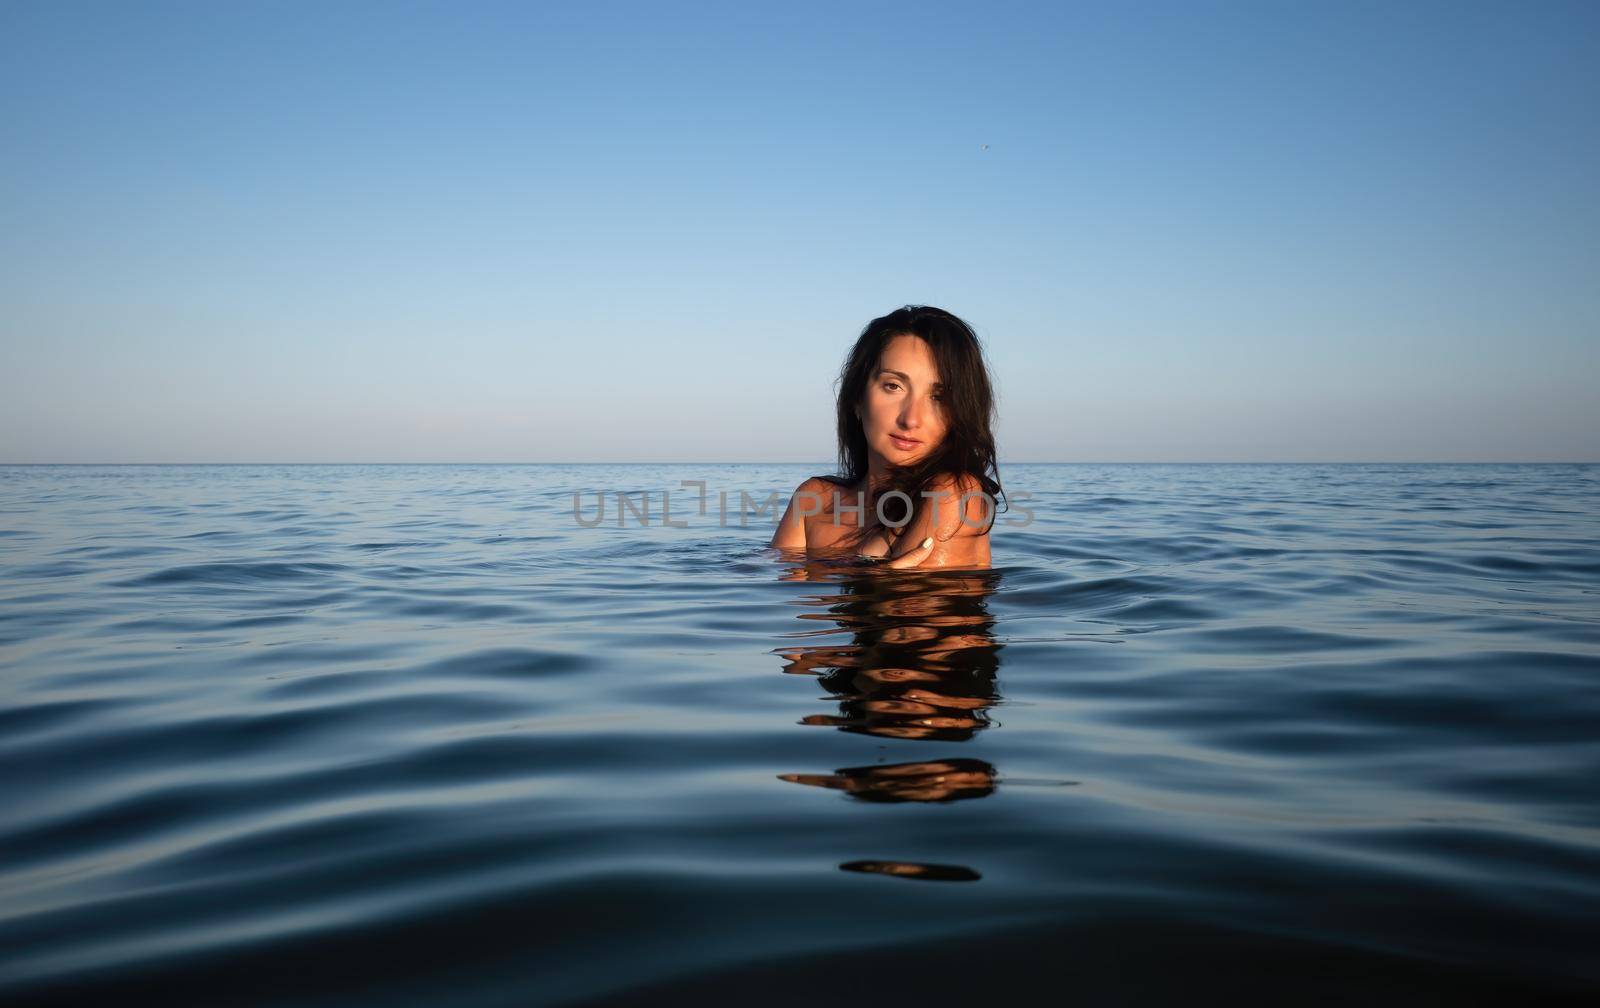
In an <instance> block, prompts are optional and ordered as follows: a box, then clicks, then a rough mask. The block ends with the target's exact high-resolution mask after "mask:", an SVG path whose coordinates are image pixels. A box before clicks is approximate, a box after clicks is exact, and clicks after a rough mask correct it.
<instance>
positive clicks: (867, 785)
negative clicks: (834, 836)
mask: <svg viewBox="0 0 1600 1008" xmlns="http://www.w3.org/2000/svg"><path fill="white" fill-rule="evenodd" d="M779 777H780V779H782V780H786V781H790V782H791V783H794V784H811V785H815V786H816V787H826V788H835V789H837V790H839V791H844V792H847V793H848V794H850V795H853V796H854V797H856V798H861V799H865V800H866V801H879V802H902V801H959V800H961V799H962V798H983V797H985V796H986V795H988V794H989V793H990V792H992V791H994V778H995V770H994V767H993V766H991V765H990V764H988V763H985V762H984V761H983V760H980V759H943V760H933V761H932V762H924V763H896V764H893V765H892V766H884V765H882V764H879V765H877V766H867V767H845V768H844V769H842V770H835V771H834V772H833V773H831V774H780V775H779Z"/></svg>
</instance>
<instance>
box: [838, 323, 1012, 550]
mask: <svg viewBox="0 0 1600 1008" xmlns="http://www.w3.org/2000/svg"><path fill="white" fill-rule="evenodd" d="M907 335H909V336H916V337H918V338H919V339H921V340H922V341H923V342H925V343H927V344H928V347H929V349H930V350H932V352H933V359H934V362H935V363H936V364H937V365H938V368H939V380H940V382H941V383H943V385H944V391H943V401H942V402H941V404H940V407H941V409H942V410H943V413H944V419H945V435H944V439H943V440H942V441H941V442H940V443H939V444H938V445H937V446H936V447H935V448H934V449H933V450H932V451H930V452H929V453H928V454H927V456H926V457H925V458H923V459H922V460H921V461H920V462H917V463H915V464H914V465H910V466H897V465H891V466H890V467H889V470H888V472H887V480H888V482H887V485H885V486H884V487H883V492H884V493H885V494H887V493H888V492H889V491H891V490H899V491H900V492H902V493H904V494H905V495H906V497H907V498H909V499H910V500H911V501H912V502H914V504H915V506H918V507H921V506H924V505H925V504H926V503H927V499H926V498H923V497H919V496H918V494H919V493H920V492H921V491H922V490H925V489H926V488H927V487H928V484H929V483H930V482H932V480H933V479H934V478H935V477H937V476H939V475H941V474H944V475H949V476H953V477H956V478H960V477H963V476H966V477H971V478H973V479H975V480H976V481H977V482H978V484H979V486H980V487H981V488H982V490H983V491H984V492H985V493H987V494H988V495H989V497H990V499H991V501H992V502H993V504H992V505H991V506H990V508H989V512H990V513H989V526H988V527H989V528H993V527H994V521H995V516H996V515H997V514H998V513H999V511H1000V504H1001V501H1002V500H1003V491H1002V489H1001V487H1000V468H999V464H998V462H997V460H996V457H995V446H994V432H993V427H994V413H995V408H994V389H993V387H992V386H991V384H990V382H989V369H988V367H987V366H986V365H985V364H984V359H983V347H982V345H981V344H979V342H978V335H977V333H975V332H973V331H972V327H971V326H969V325H967V323H965V322H963V321H962V320H961V319H959V318H957V317H956V316H954V315H952V314H950V313H949V312H947V311H945V310H944V309H942V308H933V307H929V306H926V305H906V306H905V307H904V308H898V309H896V310H894V311H892V312H890V313H889V314H887V315H885V316H883V317H882V318H875V319H873V320H872V321H871V322H868V323H867V327H866V328H865V329H863V330H861V335H860V336H859V337H858V338H857V339H856V343H855V346H854V347H852V348H851V349H850V355H849V356H848V357H847V358H845V362H844V367H843V368H842V369H841V370H840V371H839V380H838V383H837V384H838V423H839V475H838V476H837V477H835V478H834V481H835V482H837V483H842V484H844V485H845V486H854V485H855V484H857V483H859V482H861V481H862V480H864V479H865V478H866V475H867V457H868V452H867V434H866V429H865V428H864V427H863V425H862V423H861V418H860V417H859V416H858V415H857V414H856V408H857V407H858V406H859V405H861V403H862V400H863V399H864V398H865V395H866V390H867V384H868V383H869V382H871V381H872V379H873V377H874V376H875V375H876V373H877V370H878V364H879V361H880V360H881V358H882V356H883V350H884V347H886V346H887V345H888V344H889V341H890V340H891V339H893V338H894V337H896V336H907ZM905 512H906V504H905V501H904V500H902V499H900V498H898V497H891V498H889V499H887V500H886V501H885V502H884V507H883V514H884V518H885V520H886V521H888V522H892V523H901V522H903V521H905V520H909V518H910V517H911V516H910V515H908V514H906V513H905ZM868 526H869V523H868V522H862V525H861V528H859V529H857V530H856V533H855V534H854V536H853V538H855V539H856V540H861V539H865V538H866V536H867V535H868ZM902 527H903V526H902ZM985 531H988V529H987V528H986V529H985ZM847 538H852V537H847Z"/></svg>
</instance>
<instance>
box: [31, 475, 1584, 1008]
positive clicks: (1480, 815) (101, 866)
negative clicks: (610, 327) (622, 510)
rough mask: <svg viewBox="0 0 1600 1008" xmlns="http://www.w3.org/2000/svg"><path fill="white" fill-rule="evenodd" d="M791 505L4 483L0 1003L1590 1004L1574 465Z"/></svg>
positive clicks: (460, 489) (580, 479) (399, 488)
mask: <svg viewBox="0 0 1600 1008" xmlns="http://www.w3.org/2000/svg"><path fill="white" fill-rule="evenodd" d="M815 471H817V470H816V468H815V467H809V468H805V467H793V466H753V465H752V466H729V465H706V466H348V467H344V466H215V467H212V466H172V467H167V466H157V467H10V468H3V469H0V697H3V704H0V782H3V789H4V790H3V794H4V799H5V800H4V809H5V811H4V819H3V821H0V1000H3V1001H7V1002H8V1003H17V1004H24V1003H74V1004H75V1003H100V1002H102V1001H109V1000H111V999H113V998H122V997H160V998H165V999H167V1001H168V1003H175V1004H219V1005H220V1004H262V1005H272V1004H294V1005H362V1004H374V1005H390V1004H393V1005H403V1004H417V1005H423V1004H427V1005H474V1006H476V1005H484V1006H488V1005H522V1004H579V1003H585V1002H597V1003H598V1002H606V1003H665V1002H678V1001H682V1000H685V999H696V1000H700V1001H703V1002H707V1003H722V1002H726V1003H741V1004H743V1003H756V1004H760V1003H777V1004H800V1003H807V1004H814V1003H817V1002H819V1001H826V1002H830V1003H839V1002H844V1003H861V1004H865V1003H879V1002H882V1003H904V1002H907V1001H915V1000H923V1001H928V1002H930V1003H940V1002H948V1001H951V1000H956V999H965V998H968V997H972V998H980V997H983V998H987V997H992V996H996V995H1001V996H1016V995H1019V994H1020V993H1021V992H1023V991H1027V990H1029V989H1031V988H1033V987H1035V986H1036V985H1040V984H1043V985H1046V987H1045V990H1046V991H1047V992H1048V996H1049V997H1050V999H1051V1000H1057V1001H1064V1000H1069V999H1087V1000H1088V1001H1089V1002H1090V1003H1104V1002H1108V1001H1109V1002H1129V1001H1152V1002H1154V1001H1170V1000H1175V999H1177V998H1180V997H1182V998H1185V999H1188V998H1193V997H1196V996H1203V995H1206V994H1235V995H1244V996H1257V997H1272V998H1274V999H1277V1000H1290V1001H1300V1002H1303V1001H1308V1000H1309V1001H1326V1002H1330V1003H1331V1002H1335V1001H1342V1000H1345V999H1348V998H1349V997H1351V996H1362V997H1365V998H1368V999H1372V998H1377V999H1379V1000H1383V1001H1393V1002H1395V1003H1400V1002H1405V1003H1408V1004H1410V1003H1418V1002H1422V1003H1429V1002H1434V1003H1449V1004H1459V1003H1463V1002H1494V1001H1516V1000H1520V999H1524V998H1526V996H1527V995H1529V994H1538V995H1540V996H1542V997H1545V998H1549V999H1563V998H1567V999H1571V1000H1572V1001H1574V1002H1579V1001H1583V1000H1587V999H1590V998H1593V997H1594V996H1595V995H1596V994H1597V993H1600V956H1597V955H1596V948H1597V945H1600V943H1597V942H1596V935H1597V934H1600V784H1597V781H1600V546H1597V543H1600V467H1596V466H1443V465H1441V466H1400V465H1395V466H1355V465H1350V466H1093V465H1081V466H1012V467H1008V468H1007V469H1006V470H1005V472H1004V473H1003V476H1004V477H1005V480H1006V484H1007V487H1008V489H1011V490H1013V491H1026V492H1027V493H1028V494H1030V495H1031V499H1029V500H1027V501H1016V502H1014V508H1013V511H1012V512H1011V513H1010V514H1009V515H1007V516H1002V519H1001V523H1000V525H999V526H998V527H997V529H996V531H995V534H994V557H995V567H994V569H993V570H991V571H987V572H980V573H971V572H968V573H953V572H929V573H918V572H904V573H896V572H874V571H871V570H862V569H856V568H851V567H845V566H836V565H832V566H830V565H817V566H813V567H811V568H810V569H807V568H804V567H800V566H797V565H795V564H793V563H786V562H784V561H782V560H781V559H779V558H778V557H776V556H775V555H773V554H772V553H771V552H770V551H768V550H766V549H765V548H764V546H765V543H766V540H767V538H768V536H769V535H770V533H771V522H772V517H771V515H770V514H766V515H754V514H752V513H751V512H752V511H753V509H752V508H749V507H747V506H742V505H741V501H740V499H739V493H740V491H741V490H742V491H747V492H748V493H749V494H751V495H752V497H754V498H755V499H756V501H758V502H759V500H760V499H762V498H764V497H765V496H766V494H767V493H768V492H770V491H774V490H781V491H782V492H784V493H785V494H786V493H787V492H788V491H789V490H791V489H793V487H794V486H795V485H796V484H797V483H799V482H800V480H801V479H803V478H804V477H805V476H808V475H811V474H812V473H813V472H815ZM682 480H702V481H705V483H706V484H707V489H708V491H709V494H708V498H707V500H706V509H705V513H704V514H702V513H701V512H700V510H699V502H698V499H697V498H698V494H697V490H696V489H694V488H689V489H685V488H683V487H681V486H680V481H682ZM601 490H603V491H607V492H608V493H610V492H614V491H617V490H627V491H634V492H635V496H634V498H633V499H634V500H635V501H636V502H637V501H638V500H639V496H638V492H639V491H647V492H648V493H649V501H650V505H649V506H650V511H649V514H650V518H651V524H650V526H649V527H640V525H639V521H638V519H637V518H636V517H635V516H634V514H633V513H628V514H627V515H626V522H625V525H624V526H623V527H620V528H619V527H618V526H617V524H616V514H617V508H616V501H615V498H614V497H611V498H609V499H608V500H607V510H606V512H605V520H604V522H603V523H601V524H599V525H595V526H594V527H585V525H583V524H581V523H580V521H579V520H577V519H578V518H582V519H583V520H584V521H593V520H594V518H595V514H596V510H595V509H596V506H597V505H596V496H595V491H601ZM663 490H671V491H673V496H672V509H673V514H672V517H673V520H674V521H675V522H683V523H684V527H663V526H662V524H661V515H660V509H661V493H662V491H663ZM718 490H725V491H727V493H728V495H729V499H728V500H727V503H726V511H727V518H726V522H725V523H724V522H723V521H722V520H720V518H719V512H720V511H721V510H722V507H723V505H722V503H721V500H720V499H719V496H718V493H717V491H718ZM574 492H581V493H582V496H581V497H580V498H579V503H580V510H579V512H578V514H577V515H576V516H575V514H574V509H573V494H574ZM1023 507H1026V508H1029V509H1031V510H1032V513H1033V514H1032V520H1031V522H1030V521H1026V516H1025V514H1024V513H1023V511H1022V508H1023ZM741 517H743V518H744V519H745V527H742V528H741V527H740V519H741Z"/></svg>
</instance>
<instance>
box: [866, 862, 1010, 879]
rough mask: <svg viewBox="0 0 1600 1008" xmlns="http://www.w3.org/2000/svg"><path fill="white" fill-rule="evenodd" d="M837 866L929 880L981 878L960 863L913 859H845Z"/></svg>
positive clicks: (876, 873)
mask: <svg viewBox="0 0 1600 1008" xmlns="http://www.w3.org/2000/svg"><path fill="white" fill-rule="evenodd" d="M839 867H840V868H843V869H844V870H845V871H857V872H867V873H869V874H872V875H893V876H896V877H897V878H914V879H927V880H928V881H930V882H976V881H977V880H978V879H980V878H983V876H982V875H979V874H978V873H977V872H975V871H973V870H972V869H971V868H966V867H963V866H962V865H949V864H918V863H917V862H915V861H846V862H845V863H844V864H842V865H840V866H839Z"/></svg>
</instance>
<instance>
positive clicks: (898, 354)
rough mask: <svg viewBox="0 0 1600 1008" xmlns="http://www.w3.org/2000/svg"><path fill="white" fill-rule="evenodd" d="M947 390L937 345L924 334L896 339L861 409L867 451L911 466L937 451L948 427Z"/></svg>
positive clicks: (887, 348)
mask: <svg viewBox="0 0 1600 1008" xmlns="http://www.w3.org/2000/svg"><path fill="white" fill-rule="evenodd" d="M943 394H944V387H943V386H942V385H940V384H939V368H938V365H937V364H935V363H934V359H933V349H932V348H931V347H929V346H928V344H927V343H925V342H923V340H922V338H921V337H919V336H910V335H901V336H895V337H892V338H891V339H890V340H889V342H888V343H886V344H885V345H884V348H883V354H882V355H881V356H880V357H879V358H878V369H877V372H876V373H875V374H873V375H872V376H871V377H870V378H869V379H868V380H867V390H866V393H865V394H864V395H863V397H862V400H861V406H860V407H859V410H858V413H859V415H860V417H861V427H862V429H863V430H864V431H865V432H866V435H867V450H868V451H869V452H871V453H872V454H874V455H879V456H882V458H883V459H884V460H885V461H887V462H889V463H891V464H893V465H908V464H910V463H913V462H915V461H917V460H919V459H921V458H922V457H924V456H925V455H927V453H929V452H931V451H933V450H934V449H935V448H937V447H938V446H939V443H940V442H941V441H943V440H944V434H945V429H946V419H945V414H944V405H943V402H942V399H943Z"/></svg>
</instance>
